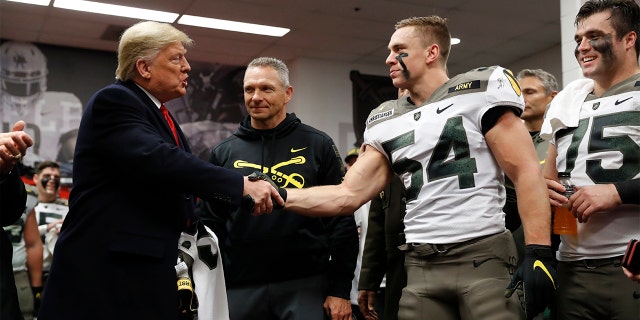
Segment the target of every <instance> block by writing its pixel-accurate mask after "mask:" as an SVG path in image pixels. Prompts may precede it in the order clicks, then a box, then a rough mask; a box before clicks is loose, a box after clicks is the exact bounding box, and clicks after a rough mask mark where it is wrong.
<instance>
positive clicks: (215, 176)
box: [39, 21, 284, 320]
mask: <svg viewBox="0 0 640 320" xmlns="http://www.w3.org/2000/svg"><path fill="white" fill-rule="evenodd" d="M192 43H193V41H192V40H191V39H190V38H189V37H188V36H187V35H186V34H184V33H183V32H181V31H179V30H177V29H175V28H174V27H173V26H171V25H170V24H165V23H157V22H151V21H146V22H140V23H138V24H136V25H134V26H132V27H130V28H129V29H127V30H126V31H125V32H124V33H123V34H122V37H121V39H120V44H119V48H118V68H117V70H116V77H117V79H118V80H117V81H116V83H115V84H112V85H110V86H107V87H105V88H103V89H101V90H100V91H98V92H97V93H96V94H95V95H94V96H93V97H92V98H91V100H90V101H89V103H88V105H87V107H86V109H85V111H84V115H83V117H82V121H81V124H80V128H79V132H78V140H77V144H76V149H75V154H74V162H73V165H74V168H73V182H74V187H73V190H72V191H71V195H70V209H69V213H68V215H67V217H66V219H65V221H64V224H63V226H62V231H61V233H60V236H59V238H58V242H57V244H56V248H55V254H54V257H53V264H52V267H51V273H50V276H49V280H48V282H47V286H46V288H45V291H44V294H43V301H42V306H41V309H40V314H39V319H43V320H48V319H110V320H111V319H120V320H122V319H156V320H157V319H167V320H169V319H171V320H175V319H178V298H177V297H178V295H177V287H176V281H177V278H176V270H175V269H174V266H175V265H176V260H177V257H178V239H179V236H180V233H181V232H182V231H185V230H188V229H189V228H190V227H191V229H192V228H193V226H194V224H195V222H196V220H197V216H196V215H195V214H194V199H195V198H196V197H200V198H203V199H206V200H209V201H214V202H215V201H218V202H219V203H221V204H224V205H235V206H240V205H243V206H244V205H246V206H247V208H249V210H251V211H252V213H254V214H262V213H267V212H271V209H272V208H273V206H274V204H276V203H275V202H277V204H279V205H283V204H284V200H283V199H282V197H280V196H279V194H278V192H277V191H276V190H275V189H274V188H273V187H271V185H270V184H269V183H268V182H265V181H261V180H260V181H250V180H249V179H248V178H247V177H243V176H242V175H240V174H238V173H236V172H233V171H231V170H227V169H223V168H220V167H217V166H214V165H212V164H210V163H208V162H206V161H202V160H200V159H198V158H197V157H196V156H194V155H192V154H191V152H190V150H189V146H188V142H187V140H186V138H185V136H184V135H183V133H182V131H181V130H180V128H179V127H178V126H177V124H175V123H174V120H173V118H172V117H171V116H170V115H169V114H168V111H166V108H164V104H163V103H164V102H166V101H168V100H171V99H175V98H178V97H181V96H183V95H185V94H186V87H187V78H188V76H187V72H188V71H190V70H191V67H190V66H189V63H188V62H187V60H186V58H185V53H186V49H185V47H188V46H189V45H191V44H192ZM172 131H173V132H172ZM272 198H273V199H274V200H273V201H274V202H272V200H271V199H272ZM254 202H255V205H253V204H254ZM252 207H253V209H251V208H252ZM201 303H206V302H204V301H202V302H201Z"/></svg>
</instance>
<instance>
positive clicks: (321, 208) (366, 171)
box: [285, 145, 393, 217]
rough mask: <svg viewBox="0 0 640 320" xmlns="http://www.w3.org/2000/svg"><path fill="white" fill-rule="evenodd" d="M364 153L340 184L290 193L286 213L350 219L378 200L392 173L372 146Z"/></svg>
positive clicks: (288, 193) (381, 155) (387, 164)
mask: <svg viewBox="0 0 640 320" xmlns="http://www.w3.org/2000/svg"><path fill="white" fill-rule="evenodd" d="M363 149H364V150H363V151H362V152H361V153H360V155H359V156H358V161H356V162H355V163H354V165H353V166H352V167H351V168H350V169H349V171H347V173H346V174H345V177H344V180H343V181H342V183H341V184H339V185H332V186H317V187H312V188H304V189H295V188H294V189H287V202H286V204H285V209H286V210H289V211H292V212H296V213H298V214H303V215H308V216H316V217H319V216H336V215H350V214H353V212H354V211H355V210H356V209H358V208H359V207H360V206H362V205H363V204H364V203H365V202H367V201H369V200H371V199H372V198H373V197H375V196H377V195H378V194H379V193H380V191H382V189H383V188H384V186H386V185H387V183H389V181H390V179H391V177H392V175H393V172H392V171H391V167H390V165H389V162H388V161H387V158H386V157H385V156H384V155H383V154H382V153H380V152H379V151H378V150H376V149H375V148H373V147H371V146H369V145H365V146H364V148H363Z"/></svg>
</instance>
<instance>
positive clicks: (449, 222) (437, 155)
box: [285, 16, 555, 320]
mask: <svg viewBox="0 0 640 320" xmlns="http://www.w3.org/2000/svg"><path fill="white" fill-rule="evenodd" d="M450 40H451V35H450V34H449V31H448V27H447V24H446V19H443V18H441V17H438V16H429V17H414V18H409V19H405V20H402V21H400V22H398V23H397V24H396V31H395V32H394V33H393V35H392V36H391V40H390V41H389V45H388V49H389V56H388V57H387V59H386V63H387V65H388V66H389V73H390V76H391V79H392V81H393V84H394V85H395V86H396V87H398V88H402V89H408V91H409V95H405V96H404V97H402V98H401V99H399V100H398V102H397V103H395V104H383V105H381V106H380V107H378V108H376V109H375V110H374V111H373V112H372V113H371V116H370V117H369V118H368V120H367V127H366V129H365V133H364V144H365V146H364V148H363V149H361V152H360V155H359V156H358V161H357V162H356V163H355V164H354V165H353V167H351V169H349V171H347V173H346V175H345V177H344V181H343V182H342V183H341V184H340V185H337V186H320V187H314V188H308V189H291V188H287V189H286V192H287V194H288V196H287V202H286V204H285V209H287V210H291V211H294V212H297V213H299V214H303V215H310V216H326V215H341V214H342V215H344V214H351V213H352V212H353V210H355V209H356V208H358V207H359V206H361V205H362V204H364V203H365V202H367V201H369V200H370V199H372V198H374V197H375V196H376V195H378V194H379V193H380V191H382V190H383V189H384V187H385V186H386V185H387V184H388V183H389V182H390V181H391V177H392V176H393V174H394V172H397V173H398V174H399V176H400V178H401V179H402V181H403V183H404V185H405V187H406V190H407V191H406V198H407V205H406V206H407V213H406V215H405V219H404V223H405V236H406V241H407V244H406V245H404V246H403V250H404V251H405V256H406V258H405V268H406V270H407V286H406V287H405V288H404V289H403V291H402V298H401V299H400V307H399V312H398V318H399V319H404V320H408V319H412V320H414V319H427V318H429V319H515V318H518V317H519V316H520V314H521V311H522V310H521V307H520V306H521V302H520V301H518V297H517V296H519V295H514V294H513V293H514V292H515V291H516V290H517V289H518V288H520V287H522V288H523V290H524V291H525V294H524V297H526V299H525V301H523V302H522V305H523V306H525V313H526V314H527V316H528V317H529V318H533V317H534V316H535V315H537V314H538V313H540V312H542V311H543V310H544V309H545V307H546V306H547V305H548V304H549V302H550V300H551V298H552V296H553V293H554V291H555V286H554V283H555V280H554V274H555V269H554V266H553V251H552V250H551V246H550V245H551V241H550V238H549V235H550V216H551V210H550V207H549V201H548V196H547V190H546V187H545V183H544V179H543V177H542V174H541V169H540V165H539V164H538V160H537V157H536V154H535V149H534V148H533V144H532V142H531V137H530V136H529V134H528V132H527V129H526V127H525V126H524V124H523V123H522V121H521V120H520V118H519V115H520V113H521V112H522V109H523V107H524V101H523V99H522V96H521V92H520V87H519V86H518V83H517V81H516V79H515V77H514V76H513V74H512V73H511V72H510V71H509V70H507V69H504V68H502V67H499V66H493V67H483V68H478V69H474V70H471V71H469V72H467V73H464V74H461V75H459V76H456V77H454V78H451V79H449V77H448V75H447V67H446V61H447V57H448V54H449V51H450V48H451V44H450ZM407 105H414V106H419V107H418V108H411V107H408V106H407ZM503 170H504V172H506V174H507V175H508V176H509V177H510V178H511V180H512V181H513V182H514V185H515V186H516V192H517V194H518V198H519V201H518V206H519V209H520V210H519V211H520V217H521V219H522V220H523V226H524V228H525V230H524V232H525V241H526V243H527V248H526V255H525V260H524V262H523V264H522V267H521V268H520V269H518V272H517V273H516V274H515V275H514V276H513V278H512V281H511V283H510V282H509V279H510V275H511V273H510V271H511V270H512V268H513V267H515V262H514V260H515V259H516V258H515V256H516V249H515V245H514V243H513V238H512V236H511V233H510V232H509V231H508V230H506V229H505V224H504V213H503V212H502V207H503V205H504V181H503V179H502V177H503ZM534 264H535V265H536V266H538V267H536V268H533V265H534ZM540 266H542V267H540ZM505 287H507V292H506V293H505ZM505 294H506V298H505Z"/></svg>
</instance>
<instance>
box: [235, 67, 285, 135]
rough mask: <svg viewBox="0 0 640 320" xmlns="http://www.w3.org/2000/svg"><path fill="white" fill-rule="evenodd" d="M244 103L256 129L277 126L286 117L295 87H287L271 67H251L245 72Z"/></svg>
mask: <svg viewBox="0 0 640 320" xmlns="http://www.w3.org/2000/svg"><path fill="white" fill-rule="evenodd" d="M243 87H244V103H245V106H246V108H247V112H248V113H249V115H250V116H251V125H252V126H253V127H254V128H256V129H272V128H275V127H276V126H277V125H278V124H279V123H280V122H282V120H284V118H285V117H286V112H287V111H286V109H285V106H286V105H287V103H288V102H289V101H290V100H291V94H292V93H293V88H292V87H291V86H287V87H285V86H284V84H283V83H282V82H281V81H280V78H279V77H278V72H277V71H276V70H275V69H273V68H271V67H251V68H248V69H247V71H246V72H245V74H244V85H243Z"/></svg>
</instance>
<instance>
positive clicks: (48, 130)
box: [0, 91, 82, 166]
mask: <svg viewBox="0 0 640 320" xmlns="http://www.w3.org/2000/svg"><path fill="white" fill-rule="evenodd" d="M81 118H82V103H80V99H78V97H76V96H75V95H74V94H72V93H69V92H52V91H49V92H44V93H43V95H42V98H41V99H39V100H38V101H37V102H36V104H35V105H34V106H33V108H31V109H28V110H20V111H19V110H17V109H16V108H14V107H13V106H11V104H10V103H8V102H6V101H4V102H3V105H2V106H1V107H0V124H1V125H2V132H8V131H11V127H12V126H13V124H14V123H16V122H17V121H18V120H24V121H25V122H26V123H27V125H26V128H25V130H24V131H25V132H26V133H28V134H29V135H30V136H31V137H32V138H33V142H34V145H33V147H31V148H29V150H28V151H27V156H26V157H25V159H24V162H25V164H26V165H29V166H34V163H35V162H37V161H43V160H52V161H56V160H57V156H58V149H59V148H60V146H59V144H60V137H61V136H62V135H63V134H64V133H67V132H69V131H72V130H74V129H78V127H79V126H80V119H81Z"/></svg>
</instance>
